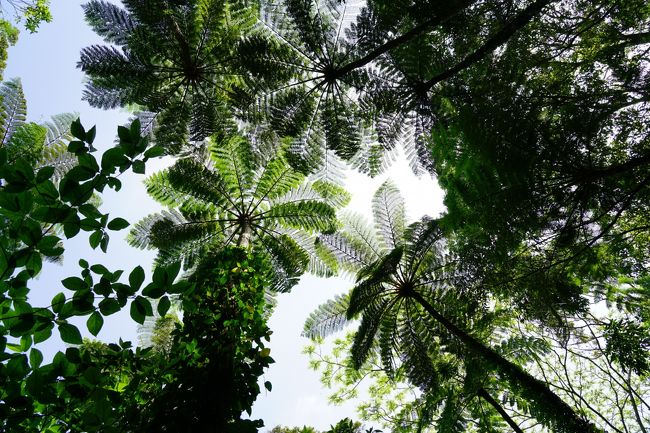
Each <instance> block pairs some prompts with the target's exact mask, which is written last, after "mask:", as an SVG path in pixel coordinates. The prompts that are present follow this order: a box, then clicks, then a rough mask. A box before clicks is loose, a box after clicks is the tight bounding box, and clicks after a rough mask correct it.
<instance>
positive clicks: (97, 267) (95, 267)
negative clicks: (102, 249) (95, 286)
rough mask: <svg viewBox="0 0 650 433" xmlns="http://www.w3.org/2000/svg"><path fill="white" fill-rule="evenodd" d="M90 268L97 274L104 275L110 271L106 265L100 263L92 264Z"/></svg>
mask: <svg viewBox="0 0 650 433" xmlns="http://www.w3.org/2000/svg"><path fill="white" fill-rule="evenodd" d="M90 270H91V271H93V272H94V273H95V274H97V275H106V274H110V273H111V271H109V270H108V268H107V267H106V266H104V265H100V264H96V265H92V266H91V267H90Z"/></svg>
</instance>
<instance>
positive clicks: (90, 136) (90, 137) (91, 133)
mask: <svg viewBox="0 0 650 433" xmlns="http://www.w3.org/2000/svg"><path fill="white" fill-rule="evenodd" d="M96 135H97V128H96V127H95V126H94V125H93V127H92V128H90V129H89V130H88V131H87V132H86V140H85V141H86V143H88V144H92V143H93V141H95V136H96Z"/></svg>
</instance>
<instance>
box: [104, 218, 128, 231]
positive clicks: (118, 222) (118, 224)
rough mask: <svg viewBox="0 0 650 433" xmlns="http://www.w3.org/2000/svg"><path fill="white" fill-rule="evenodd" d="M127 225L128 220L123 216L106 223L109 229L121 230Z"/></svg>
mask: <svg viewBox="0 0 650 433" xmlns="http://www.w3.org/2000/svg"><path fill="white" fill-rule="evenodd" d="M128 226H129V222H128V221H127V220H125V219H124V218H115V219H113V220H111V221H110V222H109V223H108V229H109V230H115V231H117V230H122V229H125V228H127V227H128Z"/></svg>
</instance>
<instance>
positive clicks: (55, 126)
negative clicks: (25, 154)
mask: <svg viewBox="0 0 650 433" xmlns="http://www.w3.org/2000/svg"><path fill="white" fill-rule="evenodd" d="M77 117H78V116H77V114H76V113H62V114H57V115H55V116H52V120H51V121H49V122H45V123H44V124H43V126H45V129H46V135H45V144H44V146H43V152H42V156H41V160H40V161H39V166H41V167H44V166H50V167H54V169H55V171H54V179H61V177H63V175H64V174H65V173H66V172H68V171H69V170H70V169H71V168H72V167H74V166H75V165H76V164H77V157H76V156H75V155H74V154H72V153H70V152H68V142H69V141H70V140H72V133H71V132H70V125H71V124H72V122H73V121H74V120H75V119H76V118H77Z"/></svg>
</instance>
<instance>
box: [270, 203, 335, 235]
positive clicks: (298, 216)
mask: <svg viewBox="0 0 650 433" xmlns="http://www.w3.org/2000/svg"><path fill="white" fill-rule="evenodd" d="M268 219H273V220H274V221H275V222H277V224H279V225H281V226H284V227H287V228H296V229H302V230H305V231H307V232H328V231H332V230H333V228H335V227H336V212H335V211H334V209H333V208H332V207H331V206H329V205H328V204H326V203H323V202H322V201H317V200H304V201H300V202H288V203H278V204H273V205H272V206H271V208H270V209H269V210H268V211H267V212H266V213H264V214H261V215H260V216H259V217H257V220H268Z"/></svg>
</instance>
